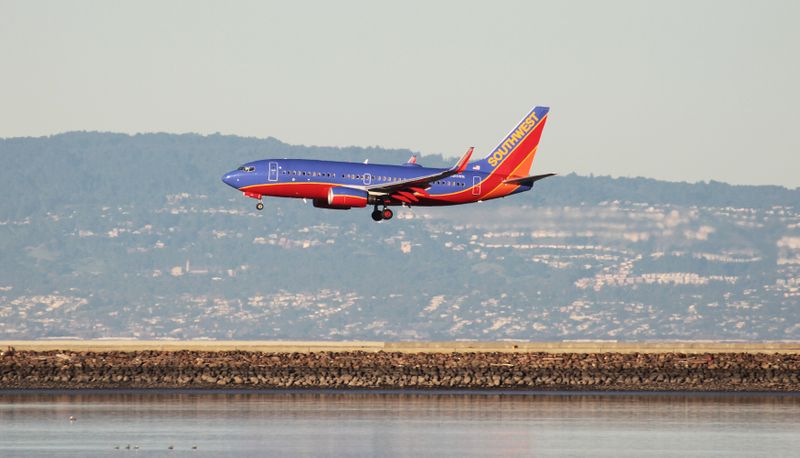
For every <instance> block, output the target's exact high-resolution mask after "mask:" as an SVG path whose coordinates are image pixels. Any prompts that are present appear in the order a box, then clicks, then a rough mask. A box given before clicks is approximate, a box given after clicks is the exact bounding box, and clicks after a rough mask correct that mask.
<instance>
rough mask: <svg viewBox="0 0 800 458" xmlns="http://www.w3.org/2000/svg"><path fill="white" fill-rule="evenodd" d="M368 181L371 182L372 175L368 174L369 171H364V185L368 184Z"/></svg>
mask: <svg viewBox="0 0 800 458" xmlns="http://www.w3.org/2000/svg"><path fill="white" fill-rule="evenodd" d="M370 183H372V175H370V174H369V173H365V174H364V184H365V185H369V184H370Z"/></svg>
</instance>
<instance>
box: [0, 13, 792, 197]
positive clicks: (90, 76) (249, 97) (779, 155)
mask: <svg viewBox="0 0 800 458" xmlns="http://www.w3.org/2000/svg"><path fill="white" fill-rule="evenodd" d="M537 104H541V105H549V106H551V107H552V109H551V112H550V118H549V121H548V124H547V128H546V129H545V133H544V136H543V139H542V146H541V149H540V153H539V155H538V156H537V159H536V163H535V164H534V172H540V173H544V172H551V171H553V172H559V173H568V172H572V171H575V172H578V173H581V174H589V173H594V174H602V175H613V176H646V177H654V178H661V179H668V180H687V181H697V180H709V179H715V180H721V181H728V182H732V183H743V184H783V185H786V186H790V187H797V186H800V135H798V133H797V131H798V130H799V129H800V115H798V110H800V2H797V1H788V2H777V1H776V2H768V1H763V2H757V1H744V2H738V1H737V2H734V1H719V2H705V1H687V2H680V1H674V0H670V1H661V2H645V1H630V2H619V1H614V2H611V1H603V2H597V1H592V2H552V1H550V2H541V3H537V2H533V1H524V2H501V1H492V2H486V1H484V2H479V3H475V4H469V3H466V2H453V3H446V2H428V1H423V2H411V1H405V0H404V1H397V2H391V3H386V2H374V1H367V2H342V1H336V2H319V3H316V2H314V3H311V2H300V1H296V2H276V3H274V4H272V3H267V2H252V3H250V2H222V1H220V2H200V1H188V2H167V1H155V2H147V1H131V2H124V3H123V2H108V1H99V2H80V1H71V2H61V1H58V2H38V1H19V2H9V1H4V0H0V137H16V136H39V135H49V134H54V133H60V132H65V131H71V130H99V131H115V132H129V133H135V132H155V131H163V132H176V133H182V132H199V133H204V134H205V133H213V132H221V133H224V134H236V135H245V136H257V137H267V136H273V137H276V138H278V139H280V140H283V141H285V142H289V143H295V144H312V145H338V146H347V145H361V146H368V145H380V146H384V147H392V148H394V147H402V148H411V149H413V150H417V151H420V152H422V153H423V154H424V153H444V154H447V155H451V156H456V155H459V154H461V153H462V152H463V151H465V150H466V149H467V148H468V147H469V146H472V145H474V146H475V147H476V148H477V150H478V152H479V153H480V154H481V155H483V154H486V153H488V151H489V150H490V149H491V148H492V147H493V146H494V145H495V144H496V143H497V142H498V141H499V140H500V138H501V137H503V136H504V135H505V134H506V133H507V132H508V131H509V130H510V129H511V128H512V127H513V126H514V125H515V124H516V122H517V121H518V120H519V119H520V118H521V117H522V116H523V115H525V114H526V113H527V112H528V111H529V109H530V108H531V107H532V106H534V105H537ZM264 156H265V157H267V156H269V152H268V151H265V152H264ZM254 159H256V158H254ZM423 162H424V160H423Z"/></svg>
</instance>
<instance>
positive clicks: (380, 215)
mask: <svg viewBox="0 0 800 458" xmlns="http://www.w3.org/2000/svg"><path fill="white" fill-rule="evenodd" d="M392 216H394V212H393V211H391V210H390V209H389V208H388V207H383V210H378V206H377V205H376V206H375V210H372V220H373V221H380V220H384V219H392Z"/></svg>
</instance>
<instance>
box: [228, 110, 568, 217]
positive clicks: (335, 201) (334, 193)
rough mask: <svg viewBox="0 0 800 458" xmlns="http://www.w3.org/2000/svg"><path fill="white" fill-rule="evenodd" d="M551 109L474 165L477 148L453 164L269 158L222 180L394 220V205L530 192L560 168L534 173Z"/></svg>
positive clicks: (536, 113)
mask: <svg viewBox="0 0 800 458" xmlns="http://www.w3.org/2000/svg"><path fill="white" fill-rule="evenodd" d="M549 111H550V108H549V107H541V106H537V107H535V108H534V109H533V110H532V111H531V112H530V113H528V115H527V116H525V117H524V118H522V121H520V122H519V124H517V126H516V127H515V128H514V129H513V130H511V132H510V133H509V134H508V135H506V136H505V137H504V138H503V140H502V141H501V142H500V144H499V145H497V147H496V148H495V149H494V150H492V152H491V153H489V155H487V156H486V157H485V158H483V159H480V160H478V161H475V162H469V160H470V157H471V156H472V153H473V151H474V148H470V149H469V150H467V152H466V153H465V154H464V155H463V156H462V157H461V159H459V160H458V162H456V164H455V165H453V166H452V167H450V168H447V169H441V168H428V167H422V166H421V165H420V164H417V161H416V156H412V157H411V159H409V161H408V162H407V163H405V164H403V165H385V164H369V163H368V162H367V161H365V162H364V163H354V162H336V161H321V160H309V159H265V160H260V161H254V162H248V163H247V164H244V165H242V166H241V167H239V168H237V169H236V170H233V171H231V172H228V173H226V174H225V175H224V176H223V177H222V181H223V182H224V183H225V184H227V185H229V186H231V187H233V188H235V189H237V190H239V191H241V192H242V193H243V194H244V195H245V196H246V197H251V198H253V199H257V200H258V203H257V204H256V209H258V210H263V209H264V204H263V202H262V198H263V197H264V196H269V197H290V198H301V199H310V200H311V201H312V203H313V205H314V207H317V208H327V209H334V210H349V209H351V208H364V207H366V206H368V205H372V206H373V208H374V210H373V211H372V219H373V220H374V221H381V220H390V219H392V216H394V212H393V211H392V209H391V208H390V207H391V206H408V207H414V206H443V205H461V204H469V203H475V202H482V201H485V200H491V199H497V198H499V197H506V196H509V195H512V194H518V193H521V192H525V191H530V190H531V189H532V188H533V185H534V183H536V182H537V181H539V180H541V179H544V178H547V177H551V176H553V175H555V174H554V173H546V174H543V175H532V176H530V175H528V174H529V173H530V170H531V165H532V164H533V158H534V156H535V155H536V151H537V150H538V148H539V139H540V138H541V136H542V130H543V129H544V125H545V122H546V121H547V113H548V112H549Z"/></svg>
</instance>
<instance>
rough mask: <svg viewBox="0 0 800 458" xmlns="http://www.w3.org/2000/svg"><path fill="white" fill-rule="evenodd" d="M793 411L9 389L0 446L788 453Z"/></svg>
mask: <svg viewBox="0 0 800 458" xmlns="http://www.w3.org/2000/svg"><path fill="white" fill-rule="evenodd" d="M71 415H73V416H75V417H76V421H74V422H70V421H69V420H68V418H69V416H71ZM797 418H800V396H797V395H790V394H736V393H735V394H680V393H668V394H607V393H594V394H593V393H582V394H575V393H520V392H509V393H494V392H493V393H476V392H337V391H300V392H284V391H281V392H252V391H248V392H208V391H198V392H192V391H161V392H146V391H130V392H103V391H91V392H4V393H2V394H0V455H4V454H15V453H14V452H24V453H26V454H33V455H35V454H38V453H41V454H42V455H44V454H50V453H53V452H58V453H61V454H66V455H70V454H74V455H75V456H86V455H92V454H97V455H103V454H106V453H108V452H109V451H110V450H112V449H113V447H115V446H119V445H122V446H124V445H126V444H129V443H130V444H137V445H139V446H140V447H141V449H140V450H139V453H148V454H156V455H159V454H162V453H164V454H170V456H173V455H175V454H179V453H184V452H187V453H188V451H190V449H191V446H192V445H197V447H198V450H196V451H192V452H193V453H211V454H218V453H225V454H235V455H240V456H262V455H264V454H281V455H298V454H299V455H341V454H348V455H372V456H374V455H396V454H401V455H408V454H414V455H437V456H440V455H445V456H452V455H459V456H465V455H473V456H485V455H490V454H491V455H495V454H511V455H514V454H521V455H530V454H531V453H535V454H537V455H563V454H567V455H570V454H572V455H576V456H584V455H586V454H592V455H595V456H598V455H599V456H641V455H643V454H646V455H658V456H668V455H673V454H674V455H681V456H686V455H692V454H697V455H702V456H708V455H717V456H737V455H738V456H752V455H754V454H755V455H771V456H780V455H786V456H792V454H793V451H795V450H797V449H798V447H800V423H798V420H797ZM168 445H174V446H175V450H167V446H168Z"/></svg>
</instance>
